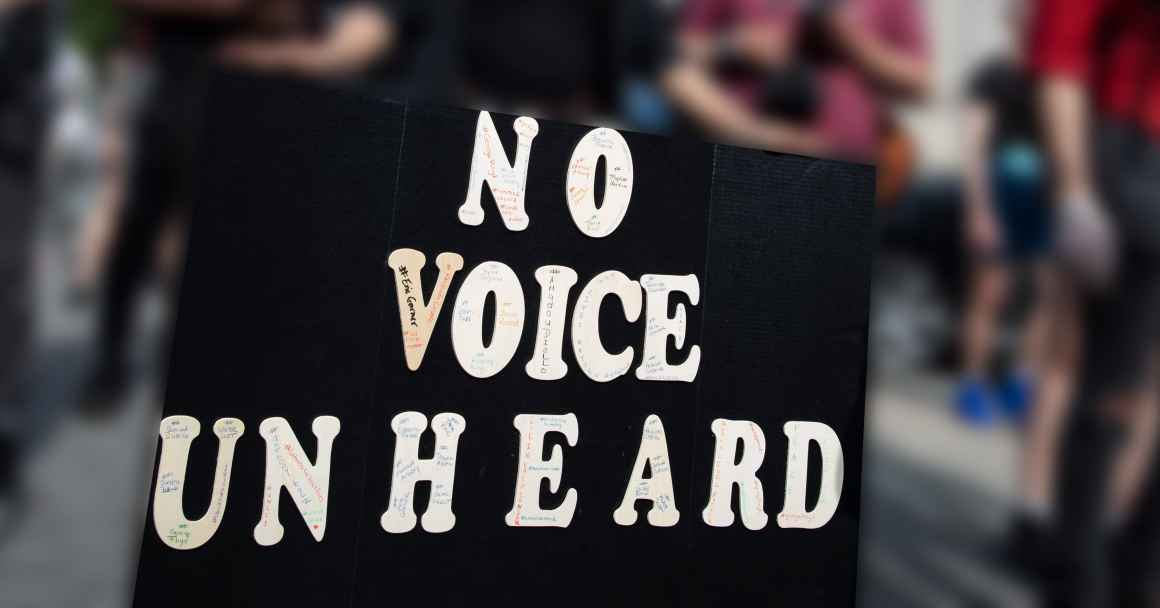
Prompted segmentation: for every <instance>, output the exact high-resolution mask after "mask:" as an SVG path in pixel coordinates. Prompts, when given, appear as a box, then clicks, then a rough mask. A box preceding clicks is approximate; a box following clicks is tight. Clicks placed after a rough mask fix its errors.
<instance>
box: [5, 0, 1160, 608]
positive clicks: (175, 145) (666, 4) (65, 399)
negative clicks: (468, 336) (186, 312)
mask: <svg viewBox="0 0 1160 608" xmlns="http://www.w3.org/2000/svg"><path fill="white" fill-rule="evenodd" d="M1036 5H1038V6H1036ZM1064 6H1066V7H1068V10H1067V11H1062V10H1061V8H1060V7H1064ZM1065 13H1067V14H1066V15H1065ZM1084 19H1088V20H1089V21H1092V22H1093V23H1094V22H1095V21H1099V22H1100V25H1099V27H1100V28H1102V29H1101V30H1100V31H1098V32H1096V33H1092V32H1091V31H1088V30H1084V29H1083V23H1082V22H1083V20H1084ZM1117 19H1118V20H1119V21H1116V20H1117ZM1108 23H1112V24H1113V25H1110V26H1109V25H1107V24H1108ZM1117 23H1118V24H1119V25H1116V24H1117ZM1158 24H1160V3H1158V2H1154V1H1152V0H1072V1H1064V0H1040V1H1039V2H1035V1H1034V0H1026V1H1025V2H1024V1H1018V0H605V1H595V2H582V1H580V0H461V1H455V2H434V1H431V0H413V1H408V0H377V1H371V0H346V1H331V2H314V1H312V0H72V1H71V2H66V1H57V0H0V605H3V606H5V607H6V608H19V607H24V606H29V607H33V606H35V607H41V606H81V607H84V606H92V607H104V606H124V605H128V603H129V601H130V598H131V597H132V585H133V580H134V575H135V571H136V552H137V548H138V546H139V543H140V535H141V533H142V530H143V529H144V521H145V504H146V503H145V501H146V495H147V492H148V488H149V482H150V479H149V477H150V474H151V473H152V470H151V465H152V462H153V454H154V450H155V445H156V441H157V432H156V429H157V424H158V421H159V419H160V405H159V395H160V394H161V389H162V385H163V382H164V378H163V374H162V370H163V369H164V365H165V357H166V354H167V352H166V335H167V330H168V327H169V322H170V318H171V310H170V303H171V301H172V299H173V289H174V286H175V285H176V284H177V282H178V279H179V276H178V275H179V273H180V269H181V268H182V260H183V257H182V256H183V254H182V250H183V237H184V226H185V220H186V217H187V216H188V212H189V207H190V204H191V199H192V198H194V197H195V195H194V194H193V193H192V192H193V191H194V190H195V189H196V179H194V178H193V177H192V173H193V167H194V163H195V160H194V159H196V134H197V133H198V124H199V123H198V120H199V110H200V101H201V97H202V95H203V93H204V85H205V76H206V74H208V73H209V72H210V71H211V70H212V69H214V68H215V66H218V65H221V64H228V65H229V66H230V67H231V68H232V69H252V70H257V71H264V72H277V73H288V74H293V75H295V76H298V77H302V78H307V79H314V80H318V81H321V82H326V83H329V84H331V85H333V86H336V87H340V88H348V89H355V90H358V91H360V93H361V94H370V95H376V96H379V97H390V98H410V99H416V100H423V101H433V102H438V103H450V104H455V105H461V106H466V107H478V108H488V109H494V110H500V111H504V110H506V111H510V112H521V113H525V114H529V115H533V116H538V117H546V118H560V119H564V120H570V121H574V122H581V123H589V124H602V125H607V126H613V127H617V128H624V129H629V130H637V131H646V132H655V133H663V134H669V135H674V136H678V137H689V136H692V137H701V138H705V139H710V140H715V141H729V142H733V143H739V144H742V145H747V146H753V147H763V148H770V149H778V150H790V151H796V152H803V153H809V154H815V155H823V156H836V157H843V158H852V159H857V160H868V161H870V160H872V161H875V162H877V163H878V164H879V196H878V201H877V203H876V206H877V221H876V226H875V230H876V232H877V237H878V242H879V243H880V246H879V248H878V252H877V254H876V257H875V261H874V262H875V277H874V289H873V300H872V314H871V336H872V340H871V346H870V350H871V352H870V355H871V357H870V365H871V378H872V382H871V390H870V395H869V396H868V403H867V433H868V437H867V448H866V449H867V457H866V467H867V468H866V470H865V471H864V475H865V477H866V482H865V483H864V487H865V491H864V495H863V496H862V501H863V505H864V510H863V533H862V543H861V547H860V551H861V574H860V577H859V589H860V591H859V596H860V601H861V603H862V604H864V605H866V606H887V607H896V606H897V607H905V606H916V607H918V606H923V607H925V606H1036V605H1077V606H1078V605H1094V606H1101V605H1107V606H1117V605H1124V606H1132V605H1140V606H1160V603H1148V601H1149V599H1151V600H1152V601H1153V602H1157V601H1158V598H1160V596H1158V595H1151V596H1149V595H1148V594H1149V593H1155V589H1153V588H1150V586H1151V585H1154V584H1155V583H1156V581H1157V580H1158V579H1160V570H1157V569H1156V566H1157V562H1156V558H1158V557H1160V554H1158V550H1157V547H1158V546H1160V545H1158V543H1157V542H1156V540H1155V539H1157V538H1160V535H1157V534H1156V528H1157V527H1160V525H1157V524H1156V523H1149V522H1153V521H1160V511H1158V510H1157V506H1156V502H1157V500H1158V498H1160V497H1158V496H1157V494H1158V492H1157V486H1158V484H1157V482H1156V481H1153V480H1154V479H1156V478H1157V477H1158V476H1157V475H1156V474H1154V472H1153V469H1152V467H1151V461H1152V453H1153V451H1154V450H1153V443H1154V435H1155V430H1156V426H1157V422H1156V420H1157V415H1156V410H1157V405H1156V403H1155V402H1154V399H1153V398H1154V397H1155V387H1154V381H1155V370H1154V367H1153V366H1152V363H1153V361H1152V359H1151V355H1152V350H1153V345H1154V344H1155V340H1154V339H1153V338H1154V337H1155V336H1156V335H1158V334H1157V331H1156V330H1157V329H1158V328H1160V323H1158V322H1157V321H1156V320H1154V319H1153V316H1155V315H1150V314H1149V311H1151V310H1156V311H1158V312H1160V299H1157V298H1156V297H1155V294H1156V293H1160V280H1157V279H1153V278H1152V277H1160V272H1152V268H1158V269H1160V264H1153V262H1152V261H1151V260H1153V259H1160V253H1156V252H1153V251H1152V249H1153V248H1152V247H1151V246H1150V243H1151V242H1160V238H1158V239H1151V238H1150V234H1151V235H1156V234H1158V233H1157V231H1156V227H1157V226H1160V223H1149V221H1148V220H1147V219H1146V218H1151V219H1152V220H1155V221H1157V222H1160V144H1158V143H1157V142H1160V84H1158V83H1160V67H1156V66H1151V67H1149V65H1150V64H1155V63H1160V61H1157V60H1156V57H1158V56H1160V48H1157V44H1156V40H1158V39H1160V27H1157V26H1158ZM1148 27H1151V28H1152V29H1151V30H1148V29H1146V28H1148ZM1089 29H1094V27H1093V28H1089ZM1149 31H1151V32H1152V33H1153V34H1152V35H1148V33H1147V32H1149ZM1097 38H1098V42H1097ZM1068 44H1074V45H1075V48H1070V47H1068ZM1085 44H1086V45H1087V46H1085ZM1149 45H1150V46H1149ZM1125 66H1126V67H1125ZM1109 82H1110V83H1111V84H1109ZM1125 82H1127V83H1130V85H1123V83H1125ZM1117 83H1119V84H1120V85H1122V86H1119V89H1117V86H1118V85H1117ZM1125 87H1127V89H1130V91H1128V92H1124V91H1120V89H1125ZM1137 87H1138V88H1139V92H1138V93H1136V92H1135V91H1136V88H1137ZM1127 89H1125V90H1127ZM1149 121H1150V122H1149ZM1109 124H1111V125H1112V126H1111V127H1109V126H1108V125H1109ZM1117 125H1118V127H1117ZM1146 125H1150V126H1146ZM1089 133H1096V134H1094V135H1091V136H1090V138H1089V137H1088V134H1089ZM1116 142H1120V143H1122V146H1120V147H1123V148H1124V149H1127V150H1129V152H1125V153H1124V154H1126V156H1122V157H1121V156H1116V153H1117V151H1119V150H1120V147H1117V145H1118V144H1117V143H1116ZM1124 142H1126V143H1124ZM1076 150H1078V151H1079V153H1075V151H1076ZM1097 150H1098V152H1097ZM1109 158H1114V159H1116V161H1115V166H1116V167H1122V169H1123V170H1122V171H1120V170H1117V171H1109V170H1108V169H1107V167H1106V166H1105V165H1110V164H1111V163H1110V162H1109V161H1108V159H1109ZM1089 173H1090V175H1089ZM1108 173H1112V174H1113V175H1110V176H1109V175H1108ZM1125 200H1126V201H1129V202H1127V203H1123V202H1121V201H1125ZM1133 205H1134V206H1136V207H1140V206H1143V207H1144V208H1155V209H1156V210H1157V211H1156V212H1155V213H1151V214H1149V213H1148V212H1143V215H1141V216H1137V215H1132V214H1127V215H1125V214H1117V213H1116V212H1115V211H1113V212H1112V213H1111V216H1112V220H1111V221H1110V222H1109V221H1108V219H1107V218H1108V214H1107V213H1104V212H1103V211H1102V210H1103V209H1105V208H1111V209H1117V208H1119V207H1123V206H1133ZM1141 217H1143V218H1145V219H1139V218H1141ZM1125 218H1128V219H1125ZM1140 227H1142V228H1140ZM1134 228H1140V229H1139V230H1136V231H1135V232H1133V230H1134ZM1149 229H1151V233H1149V232H1148V230H1149ZM1141 235H1142V236H1141ZM1117 239H1118V240H1117ZM1109 243H1111V244H1109ZM1115 243H1119V247H1118V248H1117V246H1116V245H1115ZM1156 249H1160V246H1158V247H1156ZM1115 250H1118V251H1121V252H1122V255H1120V260H1119V261H1120V265H1119V266H1116V265H1115V264H1114V263H1113V262H1109V264H1110V265H1111V266H1112V267H1117V268H1121V272H1120V274H1119V275H1118V276H1119V277H1120V278H1121V279H1122V280H1121V281H1119V282H1118V283H1117V282H1116V281H1115V279H1114V278H1112V279H1107V278H1106V277H1107V276H1116V275H1114V274H1112V273H1111V272H1110V271H1109V272H1107V273H1105V272H1103V269H1104V265H1102V264H1101V263H1100V262H1101V260H1103V259H1104V258H1109V259H1110V258H1114V257H1115V256H1112V255H1111V254H1109V253H1108V252H1109V251H1115ZM1123 269H1127V270H1123ZM1105 283H1110V286H1109V285H1105ZM1109 294H1111V295H1109ZM1108 300H1111V301H1113V302H1120V301H1123V302H1126V303H1127V304H1126V305H1125V306H1126V307H1125V308H1121V309H1116V308H1112V310H1113V311H1114V312H1112V313H1106V314H1104V315H1103V316H1102V317H1101V316H1099V315H1096V316H1095V318H1096V319H1097V320H1096V321H1091V320H1090V319H1091V318H1092V309H1093V308H1095V309H1097V310H1099V309H1103V308H1106V307H1109V305H1108V304H1107V301H1108ZM1092 302H1096V303H1095V304H1092ZM1152 304H1155V305H1152ZM1108 319H1111V321H1109V320H1108ZM1104 324H1108V326H1107V327H1105V325H1104ZM1112 325H1115V327H1114V328H1111V329H1109V327H1111V326H1112ZM1108 336H1111V337H1108ZM1125 345H1127V346H1125ZM1118 347H1123V349H1124V350H1125V351H1131V352H1130V353H1127V354H1124V353H1120V352H1119V350H1120V348H1118ZM1113 351H1115V352H1114V354H1108V353H1113ZM1083 353H1087V354H1086V356H1085V355H1084V354H1083ZM1133 357H1134V358H1133ZM1081 370H1084V371H1081ZM1108 370H1112V371H1108ZM1125 370H1130V371H1132V372H1133V373H1128V371H1125ZM1080 386H1089V387H1090V386H1096V387H1097V388H1089V389H1087V390H1086V391H1084V392H1082V393H1081V392H1080V391H1079V388H1078V387H1080ZM1092 391H1094V392H1092ZM1081 394H1082V395H1084V397H1083V398H1079V397H1078V396H1077V395H1081ZM1109 395H1110V397H1109ZM1105 402H1107V403H1105ZM1073 426H1075V427H1080V428H1082V429H1085V430H1088V431H1090V429H1101V430H1102V431H1101V432H1100V433H1097V435H1099V436H1098V437H1095V438H1093V437H1092V436H1091V433H1090V432H1089V433H1083V432H1081V433H1069V431H1068V429H1070V428H1072V427H1073ZM1104 431H1106V432H1104ZM1072 435H1075V436H1074V437H1073V436H1072ZM1074 463H1080V464H1074ZM1075 479H1086V480H1087V482H1086V483H1087V485H1084V482H1079V481H1075ZM1092 480H1095V481H1092ZM1077 496H1078V497H1089V498H1090V500H1089V499H1077V498H1076V497H1077ZM844 499H845V500H854V499H856V497H844ZM1093 505H1094V506H1093ZM1149 515H1151V516H1152V517H1149ZM1133 602H1135V603H1133Z"/></svg>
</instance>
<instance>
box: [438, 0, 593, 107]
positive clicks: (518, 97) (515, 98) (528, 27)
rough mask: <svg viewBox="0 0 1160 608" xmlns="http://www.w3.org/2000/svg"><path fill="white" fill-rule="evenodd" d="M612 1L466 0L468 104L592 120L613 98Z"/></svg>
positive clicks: (464, 49) (463, 62) (464, 79)
mask: <svg viewBox="0 0 1160 608" xmlns="http://www.w3.org/2000/svg"><path fill="white" fill-rule="evenodd" d="M613 7H614V2H613V1H612V0H593V1H589V2H576V1H575V0H473V1H471V2H465V3H464V4H463V9H464V14H463V19H462V25H463V46H462V49H461V52H462V56H463V61H462V67H463V73H462V78H463V85H464V91H465V94H466V97H467V100H468V104H470V105H484V106H495V107H498V108H504V109H507V110H509V111H511V112H513V113H528V114H533V115H540V116H544V117H548V118H570V119H573V120H579V121H584V120H592V118H591V117H592V116H593V115H594V114H597V113H606V112H608V111H610V110H611V109H612V108H613V107H614V105H615V103H614V99H615V97H616V77H615V71H614V69H613V68H614V66H613V60H614V57H615V33H614V27H615V13H614V8H613Z"/></svg>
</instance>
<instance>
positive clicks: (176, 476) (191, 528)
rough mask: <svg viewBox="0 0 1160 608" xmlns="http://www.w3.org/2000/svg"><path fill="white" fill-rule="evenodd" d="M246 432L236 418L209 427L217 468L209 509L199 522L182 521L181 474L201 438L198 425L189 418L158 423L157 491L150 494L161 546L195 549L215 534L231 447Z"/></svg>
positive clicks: (225, 493) (223, 504) (229, 468)
mask: <svg viewBox="0 0 1160 608" xmlns="http://www.w3.org/2000/svg"><path fill="white" fill-rule="evenodd" d="M245 432H246V425H244V424H242V421H241V420H238V419H237V418H219V419H218V421H217V422H215V423H214V425H213V434H214V435H217V438H218V453H217V465H215V469H214V474H213V493H212V494H211V496H210V500H209V508H208V509H207V510H206V512H205V514H204V515H202V516H201V519H198V520H196V521H190V520H189V519H187V518H186V517H185V509H184V508H183V507H182V503H181V497H182V495H183V494H184V490H185V470H186V465H187V464H188V462H189V447H190V445H192V444H193V440H194V439H195V438H197V436H198V435H199V434H201V423H199V422H198V421H197V419H196V418H191V417H189V416H169V417H168V418H166V419H164V420H162V421H161V463H160V464H158V465H157V487H156V488H154V490H153V527H154V528H156V530H157V535H158V536H160V537H161V542H163V543H165V544H166V545H169V546H170V547H173V548H174V549H196V548H198V547H200V546H202V545H204V544H205V543H206V542H208V541H209V539H211V538H213V535H214V533H215V532H217V529H218V525H219V524H221V521H222V514H223V513H224V512H225V510H226V499H227V498H228V496H229V490H230V472H231V471H232V469H233V464H234V447H235V446H236V445H237V443H238V438H239V437H241V436H242V434H243V433H245Z"/></svg>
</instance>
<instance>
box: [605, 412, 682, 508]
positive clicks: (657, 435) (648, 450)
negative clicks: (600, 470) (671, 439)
mask: <svg viewBox="0 0 1160 608" xmlns="http://www.w3.org/2000/svg"><path fill="white" fill-rule="evenodd" d="M645 463H648V466H649V469H650V471H651V472H652V476H651V477H649V478H648V479H645V478H644V465H645ZM638 500H647V501H650V502H652V508H651V509H649V511H648V523H649V524H651V525H653V526H657V527H662V528H667V527H669V526H675V525H677V521H678V520H680V519H681V513H680V512H679V511H677V501H676V498H675V497H674V496H673V474H672V469H671V467H670V465H669V445H668V442H667V441H666V440H665V425H663V424H661V419H660V417H659V416H657V415H656V414H652V415H650V416H649V417H648V418H647V419H645V421H644V429H643V430H642V431H641V435H640V450H639V451H637V453H636V464H634V465H632V476H631V477H630V478H629V480H628V487H627V488H625V490H624V499H623V500H621V501H620V506H619V507H617V509H616V511H613V513H612V520H613V521H615V522H616V523H618V524H620V525H622V526H631V525H632V524H634V523H636V509H635V508H634V504H635V503H636V501H638Z"/></svg>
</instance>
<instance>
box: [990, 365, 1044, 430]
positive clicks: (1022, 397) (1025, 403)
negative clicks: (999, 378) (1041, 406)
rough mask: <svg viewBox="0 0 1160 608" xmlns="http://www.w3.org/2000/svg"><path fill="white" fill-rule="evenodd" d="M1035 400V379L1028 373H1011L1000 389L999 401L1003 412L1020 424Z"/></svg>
mask: <svg viewBox="0 0 1160 608" xmlns="http://www.w3.org/2000/svg"><path fill="white" fill-rule="evenodd" d="M1034 402H1035V381H1034V380H1032V379H1031V376H1029V375H1027V374H1019V373H1015V374H1011V375H1010V376H1008V377H1007V381H1006V382H1004V383H1003V387H1002V388H1001V389H999V403H1000V405H1002V406H1003V413H1004V414H1006V415H1007V416H1008V417H1010V418H1011V419H1012V420H1014V421H1015V422H1018V423H1020V424H1022V423H1023V421H1025V420H1026V419H1027V412H1029V411H1030V410H1031V404H1032V403H1034Z"/></svg>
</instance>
